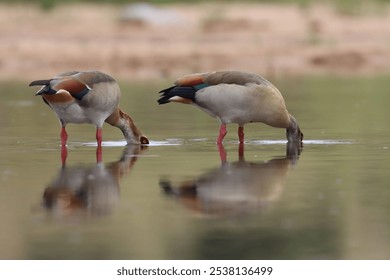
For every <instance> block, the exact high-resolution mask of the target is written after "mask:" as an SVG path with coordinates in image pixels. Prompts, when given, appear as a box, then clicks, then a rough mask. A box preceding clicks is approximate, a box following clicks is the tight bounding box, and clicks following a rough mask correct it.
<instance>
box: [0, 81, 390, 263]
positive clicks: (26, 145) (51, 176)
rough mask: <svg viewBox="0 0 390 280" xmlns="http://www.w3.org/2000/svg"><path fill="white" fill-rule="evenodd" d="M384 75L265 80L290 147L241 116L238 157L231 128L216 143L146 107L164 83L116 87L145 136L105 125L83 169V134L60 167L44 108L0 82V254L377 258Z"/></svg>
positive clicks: (21, 89)
mask: <svg viewBox="0 0 390 280" xmlns="http://www.w3.org/2000/svg"><path fill="white" fill-rule="evenodd" d="M387 80H388V79H386V77H376V78H343V79H342V78H331V77H322V78H300V79H289V80H278V81H274V83H275V84H276V85H278V87H279V88H280V89H281V91H282V93H283V94H284V96H285V99H286V103H287V105H288V108H289V110H290V112H291V113H292V114H293V115H294V116H295V117H296V118H297V119H298V120H299V123H300V126H301V128H302V130H303V132H304V134H305V140H304V145H303V148H302V149H301V150H300V151H298V150H294V149H292V150H291V149H287V147H286V141H285V138H284V137H285V136H284V134H285V133H284V131H283V130H281V129H275V128H269V127H267V126H265V125H262V124H250V125H247V126H246V128H245V130H246V135H245V137H246V143H245V146H244V148H243V150H244V151H243V154H244V155H242V153H241V154H240V152H239V150H240V147H239V145H238V143H237V135H236V129H237V128H236V126H235V125H230V126H228V135H227V136H226V141H225V143H224V146H223V147H218V146H217V145H216V144H215V137H216V136H217V132H218V123H217V122H216V121H215V120H213V119H212V118H210V117H209V116H207V115H206V114H204V113H203V112H201V111H200V110H198V109H196V108H193V107H190V106H184V105H181V104H168V105H164V106H158V105H157V103H156V100H157V97H158V96H157V93H156V92H158V90H159V89H160V88H163V87H165V86H167V84H168V85H169V83H167V82H152V83H144V84H143V83H134V84H125V83H121V87H122V91H123V98H122V101H121V107H122V108H123V109H124V110H125V111H127V112H128V113H130V114H131V116H132V117H133V118H134V119H135V120H136V123H137V125H139V127H140V128H141V129H142V130H143V131H144V133H145V134H146V135H147V136H148V137H149V138H150V139H151V144H150V145H149V146H148V147H147V148H144V149H140V148H139V147H132V146H130V147H125V142H124V141H123V139H122V138H121V134H120V132H119V131H118V130H117V129H115V128H113V127H109V126H105V127H104V129H103V138H104V145H103V163H100V164H96V153H95V149H96V144H95V142H94V141H95V140H94V135H95V134H94V128H93V127H92V126H89V125H69V126H68V134H69V140H68V141H69V143H68V144H69V145H68V148H67V152H68V157H67V160H66V164H65V165H62V163H61V148H60V146H59V144H60V141H59V124H58V121H57V120H56V118H55V116H54V114H53V113H52V112H51V111H50V109H49V108H48V107H47V106H46V105H45V104H44V103H43V102H42V101H41V100H40V98H39V97H35V96H34V95H33V93H34V90H33V89H30V88H27V87H25V85H24V84H18V83H11V82H10V83H3V84H1V85H0V87H1V88H0V224H1V228H2V230H1V231H0V248H1V250H0V258H1V259H389V258H390V219H389V218H388V213H389V212H390V204H389V201H390V192H389V191H388V188H389V187H390V186H389V185H390V184H389V183H390V175H389V172H388V168H389V166H390V164H389V163H390V143H389V140H388V139H389V136H390V129H389V126H388V119H389V117H390V116H389V115H390V113H389V110H388V109H387V104H389V101H390V100H389V99H390V97H389V95H388V88H390V87H389V86H390V82H389V81H387ZM26 84H27V83H26ZM225 153H226V155H225ZM298 154H300V155H298ZM225 156H226V161H224V157H225ZM221 159H222V160H221Z"/></svg>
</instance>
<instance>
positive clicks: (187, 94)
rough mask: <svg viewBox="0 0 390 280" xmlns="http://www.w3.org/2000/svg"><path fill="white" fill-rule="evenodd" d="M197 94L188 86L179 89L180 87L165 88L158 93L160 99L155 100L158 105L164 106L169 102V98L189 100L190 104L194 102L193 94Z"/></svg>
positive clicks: (195, 90)
mask: <svg viewBox="0 0 390 280" xmlns="http://www.w3.org/2000/svg"><path fill="white" fill-rule="evenodd" d="M196 92H197V89H196V88H194V87H192V86H190V87H181V86H173V87H170V88H166V89H163V90H161V91H160V92H159V93H161V97H160V99H159V100H157V102H158V104H160V105H161V104H165V103H169V102H171V101H172V100H171V98H173V97H176V96H177V97H181V98H184V99H188V100H191V101H192V102H195V93H196Z"/></svg>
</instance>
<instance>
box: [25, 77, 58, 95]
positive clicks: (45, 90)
mask: <svg viewBox="0 0 390 280" xmlns="http://www.w3.org/2000/svg"><path fill="white" fill-rule="evenodd" d="M51 81H52V80H51V79H50V80H36V81H32V82H31V83H30V84H29V86H30V87H31V86H42V88H41V89H40V90H38V92H37V93H36V95H41V94H55V93H56V92H57V91H56V90H54V89H52V88H51V86H50V82H51Z"/></svg>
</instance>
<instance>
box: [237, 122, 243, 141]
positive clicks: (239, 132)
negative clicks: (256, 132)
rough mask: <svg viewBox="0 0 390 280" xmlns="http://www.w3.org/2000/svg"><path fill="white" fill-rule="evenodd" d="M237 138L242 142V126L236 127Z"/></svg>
mask: <svg viewBox="0 0 390 280" xmlns="http://www.w3.org/2000/svg"><path fill="white" fill-rule="evenodd" d="M238 139H239V141H240V143H244V127H243V126H239V127H238Z"/></svg>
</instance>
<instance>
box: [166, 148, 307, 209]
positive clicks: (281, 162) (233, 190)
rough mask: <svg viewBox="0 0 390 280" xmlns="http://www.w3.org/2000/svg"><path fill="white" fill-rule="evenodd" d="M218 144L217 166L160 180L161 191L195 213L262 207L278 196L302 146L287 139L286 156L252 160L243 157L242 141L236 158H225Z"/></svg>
mask: <svg viewBox="0 0 390 280" xmlns="http://www.w3.org/2000/svg"><path fill="white" fill-rule="evenodd" d="M218 148H219V154H220V158H221V166H220V167H219V168H216V169H214V170H211V171H208V172H206V173H205V174H201V175H200V176H199V177H197V178H195V179H193V180H191V181H185V182H183V183H181V184H180V185H179V186H173V184H172V183H171V182H170V181H168V180H160V186H161V187H162V189H163V191H164V193H166V194H167V195H169V196H172V197H175V198H177V199H178V200H179V201H180V202H181V203H182V204H183V205H185V207H187V208H189V209H191V210H193V211H195V212H196V213H201V214H206V215H215V216H241V215H246V214H250V213H254V212H257V211H261V210H262V209H263V208H264V207H265V206H267V204H269V203H271V202H272V201H275V200H277V199H278V198H279V197H280V195H281V193H282V192H283V189H284V187H285V180H286V176H287V174H288V170H289V169H290V167H291V166H292V165H294V164H296V163H297V161H298V159H299V155H300V152H301V149H302V147H301V144H294V143H288V144H287V147H286V156H283V157H276V158H273V159H271V160H269V161H266V162H261V163H252V162H248V161H246V160H245V158H244V145H243V144H242V143H241V144H240V145H239V149H238V155H239V160H238V161H236V162H228V161H227V160H226V151H225V149H224V147H223V146H222V145H218Z"/></svg>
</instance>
